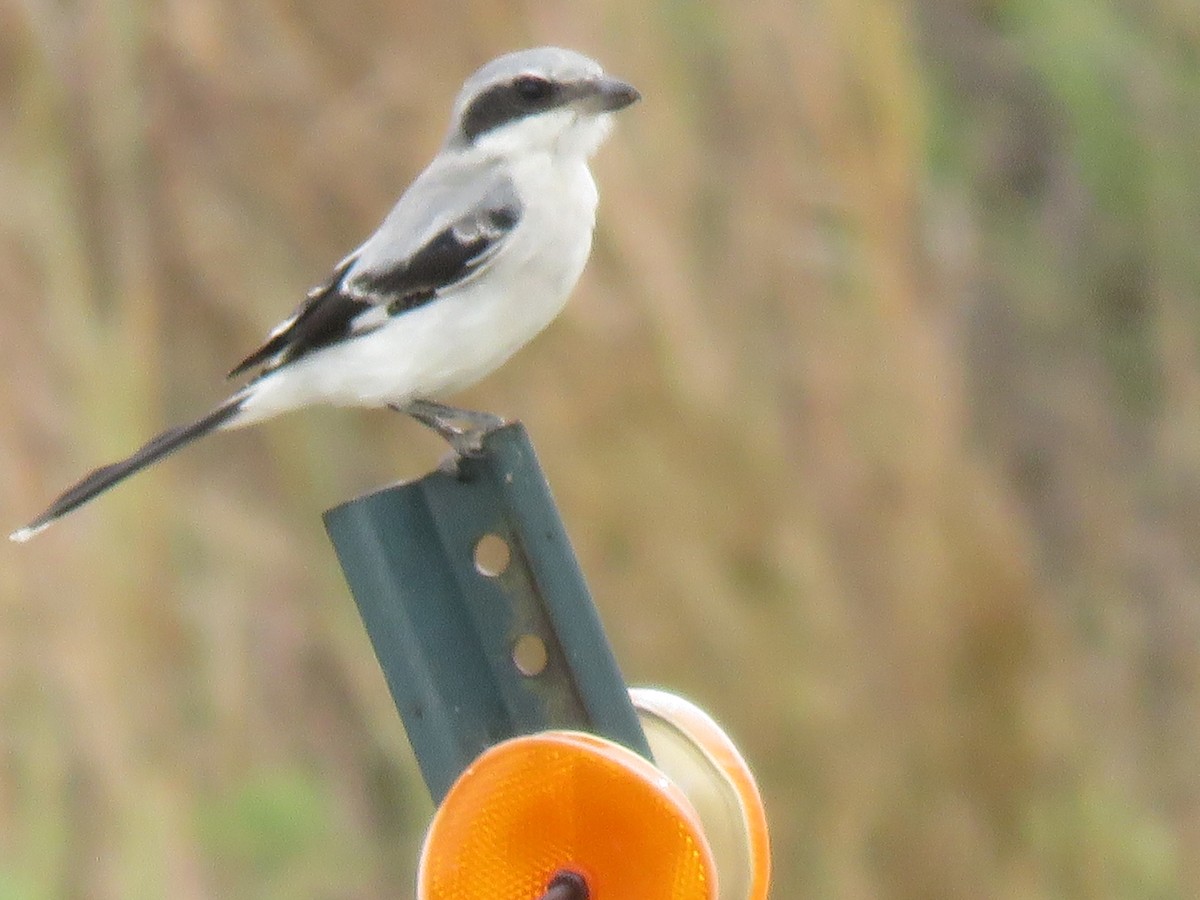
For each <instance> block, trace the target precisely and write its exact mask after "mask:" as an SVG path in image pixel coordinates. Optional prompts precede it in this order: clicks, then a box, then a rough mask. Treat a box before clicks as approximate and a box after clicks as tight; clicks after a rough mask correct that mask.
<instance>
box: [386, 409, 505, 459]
mask: <svg viewBox="0 0 1200 900" xmlns="http://www.w3.org/2000/svg"><path fill="white" fill-rule="evenodd" d="M391 408H392V409H394V410H396V411H397V412H402V413H404V414H405V415H408V416H412V417H413V418H414V419H416V420H417V421H418V422H420V423H421V424H422V425H424V426H426V427H428V428H432V429H433V430H434V431H436V432H437V433H438V434H440V435H441V436H442V438H443V439H444V440H445V441H446V443H448V444H449V445H450V446H451V447H452V448H453V449H454V452H455V453H457V454H458V455H459V456H479V454H480V453H481V452H482V450H483V436H484V435H485V434H487V433H488V432H489V431H492V430H494V429H496V428H499V427H500V426H501V425H503V424H504V420H503V419H502V418H500V417H499V416H494V415H492V414H491V413H485V412H477V411H475V410H472V409H459V408H458V407H456V406H447V405H446V404H444V403H435V402H434V401H432V400H411V401H409V402H408V403H407V404H405V405H403V406H400V405H398V404H391Z"/></svg>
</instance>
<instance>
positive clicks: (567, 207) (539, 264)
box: [238, 153, 597, 424]
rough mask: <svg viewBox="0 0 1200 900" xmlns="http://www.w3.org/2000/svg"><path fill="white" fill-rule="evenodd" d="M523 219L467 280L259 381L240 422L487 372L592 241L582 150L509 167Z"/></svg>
mask: <svg viewBox="0 0 1200 900" xmlns="http://www.w3.org/2000/svg"><path fill="white" fill-rule="evenodd" d="M512 177H513V180H514V181H515V182H516V186H517V192H518V195H519V196H520V197H521V198H522V200H523V210H522V215H521V219H520V221H519V223H518V225H517V227H516V229H515V230H514V232H513V234H512V235H511V236H510V237H509V239H508V241H507V243H506V244H505V246H504V247H503V249H502V250H501V252H500V253H498V254H497V255H496V256H495V257H494V259H493V260H492V261H491V263H490V264H489V265H488V266H486V267H485V268H484V269H483V270H482V271H481V272H480V273H479V274H477V275H476V276H475V277H473V278H471V279H470V280H469V281H467V282H464V283H461V284H459V285H457V286H456V287H455V288H454V289H453V290H451V291H448V292H446V293H444V294H442V295H439V296H438V297H437V298H435V299H434V300H432V301H431V302H429V303H427V304H425V305H424V306H421V307H418V308H417V309H414V310H411V311H409V312H406V313H403V314H401V315H398V316H395V317H394V318H392V319H390V320H389V321H388V323H387V324H386V325H385V326H384V327H382V328H380V329H378V330H377V331H374V332H371V333H369V334H365V335H363V336H362V337H360V338H356V339H354V340H352V341H348V342H346V343H343V344H337V345H333V346H330V347H327V348H324V349H322V350H318V351H316V352H314V353H311V354H309V355H308V356H305V357H302V358H301V359H298V360H296V361H295V362H294V363H292V364H290V365H288V366H285V367H284V368H283V369H281V370H279V371H278V372H277V373H274V374H271V375H268V376H266V377H265V378H263V379H261V380H260V381H258V382H256V383H255V385H254V387H253V389H252V393H251V394H250V396H248V398H247V402H246V405H245V408H244V409H245V415H243V416H242V417H240V421H239V422H238V424H245V423H247V422H249V421H255V420H258V419H262V418H266V417H268V416H271V415H274V414H276V413H278V412H281V411H283V410H286V409H293V408H296V407H298V406H304V405H308V404H311V403H316V402H325V403H332V404H335V405H341V406H360V405H361V406H383V405H386V404H388V403H395V404H403V403H405V402H407V401H409V400H412V399H415V398H424V399H434V398H438V397H443V396H446V395H449V394H453V393H454V392H456V391H459V390H462V389H464V388H466V387H469V386H471V385H472V384H474V383H475V382H477V381H479V380H480V379H482V378H484V377H485V376H487V375H488V374H490V373H491V372H493V371H494V370H495V369H497V368H498V367H499V366H500V365H502V364H503V363H504V362H505V361H506V360H507V359H508V358H509V357H510V356H512V354H513V353H515V352H516V351H517V350H519V349H520V348H521V347H522V346H524V345H525V344H526V343H528V342H529V340H530V339H532V338H533V337H534V336H535V335H536V334H538V332H540V331H541V330H542V329H543V328H545V327H546V326H547V325H548V324H549V323H550V322H551V320H553V319H554V317H555V316H556V315H558V313H559V312H560V311H561V310H562V308H563V306H564V305H565V304H566V301H567V299H568V297H569V296H570V293H571V291H572V289H573V288H574V287H575V283H576V282H577V281H578V280H579V276H580V273H581V272H582V271H583V267H584V264H585V263H586V262H587V258H588V254H589V253H590V251H591V245H592V230H593V227H594V225H595V218H596V202H597V196H596V184H595V182H594V181H593V180H592V176H591V173H590V171H589V170H588V167H587V163H586V161H585V160H584V159H582V158H575V159H568V160H563V159H562V158H561V157H552V156H551V155H549V154H541V153H539V154H530V155H529V156H528V157H526V158H524V159H523V160H522V161H521V162H519V163H517V164H515V165H514V166H513V169H512Z"/></svg>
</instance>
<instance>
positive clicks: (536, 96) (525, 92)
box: [513, 75, 554, 103]
mask: <svg viewBox="0 0 1200 900" xmlns="http://www.w3.org/2000/svg"><path fill="white" fill-rule="evenodd" d="M513 87H515V88H516V89H517V93H518V94H520V95H521V99H522V100H527V101H529V102H530V103H536V102H538V101H539V100H545V99H547V98H548V97H549V96H550V94H551V93H553V91H554V87H553V85H551V84H550V82H549V81H547V80H546V79H545V78H538V77H537V76H536V75H522V76H521V77H520V78H518V79H517V80H516V81H514V82H513Z"/></svg>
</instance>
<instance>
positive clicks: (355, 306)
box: [10, 47, 639, 542]
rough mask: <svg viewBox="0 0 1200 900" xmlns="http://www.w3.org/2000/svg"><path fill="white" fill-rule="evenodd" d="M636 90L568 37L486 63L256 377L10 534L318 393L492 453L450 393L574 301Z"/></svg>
mask: <svg viewBox="0 0 1200 900" xmlns="http://www.w3.org/2000/svg"><path fill="white" fill-rule="evenodd" d="M638 98H639V94H638V92H637V90H636V89H635V88H634V87H633V86H632V85H629V84H626V83H625V82H624V81H620V80H618V79H616V78H612V77H610V76H608V75H606V74H605V73H604V71H603V70H602V69H601V67H600V65H599V64H598V63H596V62H594V61H593V60H591V59H588V58H587V57H586V56H582V55H580V54H578V53H574V52H572V51H570V50H563V49H559V48H555V47H543V48H539V49H535V50H524V51H521V52H517V53H510V54H508V55H506V56H502V57H500V58H499V59H496V60H493V61H492V62H490V63H488V64H487V65H485V66H484V67H483V68H481V69H480V70H479V71H477V72H476V73H475V74H473V75H472V76H471V77H470V78H468V79H467V81H466V83H465V84H464V85H463V87H462V90H461V91H460V92H459V95H458V99H457V100H456V101H455V103H454V109H453V113H452V118H451V125H450V130H449V133H448V135H447V137H446V140H445V143H444V144H443V145H442V148H441V150H440V152H439V153H438V154H437V156H435V157H434V159H433V161H432V162H431V163H430V164H429V167H428V168H426V169H425V171H424V172H422V173H421V174H420V175H419V176H418V177H417V179H416V180H415V181H414V182H413V183H412V185H411V186H410V187H409V188H408V190H407V191H405V192H404V194H403V195H402V196H401V197H400V200H399V201H398V202H397V203H396V205H395V207H394V208H393V209H392V211H391V212H390V213H388V215H387V218H385V219H384V221H383V224H382V225H380V226H379V228H378V230H376V231H375V233H374V234H372V235H371V236H370V237H369V238H367V239H366V241H364V242H363V244H362V245H361V246H360V247H359V248H358V249H357V250H355V251H354V252H353V253H351V254H350V255H349V256H347V257H346V258H345V259H343V260H342V261H341V262H340V263H338V264H337V265H336V266H335V267H334V269H333V272H332V273H331V274H330V276H329V277H328V278H327V279H326V280H325V281H323V282H322V283H321V284H319V285H317V286H316V287H315V288H313V289H312V290H311V291H309V293H308V297H307V299H306V300H305V301H304V302H303V303H301V304H300V306H299V307H298V308H297V309H296V311H295V312H294V313H293V314H292V315H291V316H290V317H289V318H287V319H286V320H284V321H283V322H282V323H280V324H279V325H278V326H277V327H276V328H275V329H274V330H273V331H272V332H271V333H270V334H269V335H268V337H267V340H266V342H265V343H264V344H263V345H262V346H261V347H259V348H258V349H257V350H255V351H254V352H253V353H251V354H250V355H249V356H247V357H246V358H245V359H244V360H242V361H241V362H240V363H238V365H237V366H235V367H234V369H233V371H232V372H230V377H233V376H237V375H242V374H251V373H252V377H251V380H250V381H249V382H248V383H247V384H246V385H245V386H244V387H242V388H241V389H240V390H237V391H235V392H234V393H233V394H232V395H231V396H230V397H229V398H228V399H227V400H226V401H225V402H224V403H222V404H220V405H219V406H218V407H217V408H216V409H214V410H213V411H212V412H210V413H208V414H207V415H205V416H204V417H202V418H200V419H198V420H197V421H195V422H192V423H191V424H188V425H184V426H181V427H178V428H172V429H170V430H168V431H165V432H163V433H162V434H160V435H158V436H157V437H155V438H154V439H152V440H151V441H149V442H148V443H147V444H146V445H145V446H143V447H142V448H141V449H139V450H137V451H136V452H134V453H133V454H132V455H130V456H129V457H127V458H125V459H122V460H120V461H118V462H115V463H112V464H110V465H107V466H103V467H101V468H99V469H96V470H95V471H93V472H91V473H89V474H88V475H86V476H85V477H84V478H83V479H81V480H80V481H79V482H78V483H77V484H75V485H74V486H72V487H70V488H68V489H67V490H66V491H65V492H64V493H63V494H62V495H61V496H59V497H58V499H57V500H55V501H54V502H53V503H52V504H50V506H49V508H47V509H46V511H45V512H43V513H42V514H41V515H39V516H38V517H37V518H36V519H34V520H33V521H32V522H30V523H29V524H28V525H27V526H26V527H24V528H21V529H19V530H17V531H15V532H13V533H12V534H11V535H10V538H11V539H12V540H14V541H21V542H23V541H27V540H29V539H30V538H32V537H33V536H34V535H36V534H38V533H39V532H41V531H42V530H44V529H45V528H46V527H47V526H49V525H50V524H51V523H53V522H54V521H55V520H57V519H58V518H60V517H62V516H64V515H66V514H67V513H69V512H71V511H72V510H74V509H76V508H77V507H79V506H80V505H82V504H83V503H86V502H87V501H88V500H90V499H92V498H93V497H95V496H96V495H97V494H99V493H101V492H102V491H105V490H107V489H108V488H110V487H112V486H113V485H115V484H117V483H118V482H120V481H122V480H124V479H125V478H127V477H129V476H130V475H132V474H133V473H135V472H137V471H139V470H141V469H143V468H145V467H146V466H148V465H150V464H151V463H153V462H155V461H157V460H159V459H161V458H162V457H164V456H166V455H167V454H168V453H171V452H172V451H174V450H177V449H178V448H180V447H182V446H183V445H185V444H187V443H190V442H191V441H194V440H195V439H196V438H199V437H202V436H203V435H206V434H209V433H210V432H213V431H218V430H223V429H229V428H239V427H241V426H243V425H249V424H252V423H254V422H259V421H261V420H263V419H268V418H271V417H272V416H276V415H278V414H280V413H283V412H287V411H288V410H292V409H297V408H299V407H303V406H311V405H314V404H321V403H328V404H334V405H338V406H389V407H392V408H394V409H397V410H399V411H401V412H404V413H406V414H408V415H410V416H412V417H413V418H415V419H417V420H418V421H420V422H422V423H423V424H425V425H427V426H429V427H431V428H433V429H434V430H436V431H437V432H438V433H439V434H441V435H442V436H443V437H444V438H445V439H446V440H447V441H449V442H450V444H451V446H452V447H453V448H454V450H455V451H456V452H458V453H459V454H470V453H472V452H477V450H478V447H479V439H480V436H481V435H482V433H483V432H484V431H485V430H486V429H487V428H489V427H492V426H494V425H495V424H497V423H498V422H499V421H500V420H499V419H497V418H496V417H495V416H490V415H488V414H485V413H478V412H471V411H468V410H460V409H455V408H454V407H450V406H445V405H443V404H441V403H438V402H436V400H435V398H438V397H444V396H446V395H449V394H453V393H454V392H456V391H459V390H461V389H463V388H466V387H469V386H470V385H472V384H474V383H475V382H477V381H479V380H480V379H481V378H483V377H484V376H486V375H488V374H489V373H491V372H492V371H494V370H495V369H496V368H497V367H499V366H500V365H502V364H503V363H504V362H505V361H506V360H507V359H508V358H509V357H510V356H512V354H513V353H515V352H516V351H517V350H518V349H519V348H520V347H522V346H523V345H524V344H525V343H527V342H528V341H529V340H530V339H531V338H533V336H534V335H536V334H537V333H538V332H539V331H541V330H542V329H543V328H545V327H546V325H548V324H549V323H550V321H551V320H552V319H553V318H554V317H555V316H556V315H557V314H558V313H559V311H560V310H561V309H562V307H563V305H564V304H565V303H566V301H567V298H568V296H569V295H570V293H571V290H572V289H573V288H574V286H575V283H576V281H578V279H579V275H580V273H581V272H582V271H583V266H584V263H585V262H586V261H587V258H588V254H589V253H590V251H591V245H592V230H593V227H594V225H595V218H596V201H597V195H596V184H595V182H594V181H593V180H592V174H591V171H590V170H589V169H588V161H589V159H590V158H591V156H592V154H593V153H594V152H595V151H596V150H597V149H598V148H599V146H600V145H601V143H603V141H604V139H605V138H606V137H607V136H608V133H609V131H610V129H611V127H612V114H613V113H614V112H616V111H617V110H620V109H624V108H625V107H626V106H629V105H630V104H631V103H633V102H635V101H636V100H637V99H638Z"/></svg>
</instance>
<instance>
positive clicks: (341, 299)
mask: <svg viewBox="0 0 1200 900" xmlns="http://www.w3.org/2000/svg"><path fill="white" fill-rule="evenodd" d="M520 217H521V209H520V206H519V205H518V204H517V203H516V202H515V201H508V202H504V203H497V204H491V205H488V206H486V207H484V208H481V209H478V210H476V211H475V212H473V213H471V214H470V215H467V216H463V217H462V218H460V219H458V220H457V221H455V222H454V223H453V224H452V225H450V226H449V227H448V228H446V229H444V230H442V231H440V232H438V233H436V234H435V235H434V236H433V237H432V238H431V239H430V240H428V241H426V243H425V244H424V246H422V247H421V248H420V249H418V250H417V251H416V252H415V253H413V254H412V255H410V256H408V257H407V258H405V259H402V260H398V261H396V262H393V263H389V264H388V265H386V266H382V267H379V268H371V267H368V266H366V265H364V261H363V260H362V259H361V258H360V256H359V254H358V253H355V254H353V255H351V256H349V257H347V258H346V259H345V260H343V261H342V263H341V264H340V265H339V266H338V267H337V269H335V270H334V272H333V274H332V275H331V276H330V278H329V279H327V280H326V281H325V282H323V283H322V284H320V285H318V286H317V287H315V288H313V289H312V290H311V291H309V292H308V298H307V299H306V300H305V301H304V303H302V304H301V305H300V307H299V308H298V309H297V310H296V312H295V313H294V314H293V315H292V317H291V318H290V319H287V320H286V321H285V322H284V323H283V324H281V325H280V326H279V327H278V328H276V329H275V330H274V331H273V332H271V335H270V337H268V339H267V341H266V343H264V344H263V345H262V346H261V347H259V348H258V349H257V350H255V351H254V352H253V353H251V354H250V355H249V356H247V357H246V358H245V359H244V360H242V361H241V362H240V363H238V364H237V366H235V367H234V368H233V369H232V370H231V371H230V373H229V377H230V378H232V377H234V376H236V375H240V374H242V373H243V372H246V371H247V370H249V369H252V368H254V367H255V366H258V365H264V366H265V367H266V368H265V370H264V371H271V370H272V369H276V368H278V367H279V366H282V365H284V364H285V363H289V362H291V361H293V360H295V359H298V358H300V357H301V356H303V355H304V354H306V353H308V352H310V351H312V350H316V349H319V348H321V347H327V346H329V345H330V344H336V343H338V342H339V341H342V340H345V339H346V338H349V337H355V336H357V335H360V334H366V333H367V332H369V331H373V330H374V329H376V328H379V327H381V326H382V325H383V324H385V323H386V321H387V317H389V316H395V315H399V314H401V313H404V312H407V311H408V310H411V309H415V308H417V307H418V306H421V305H423V304H425V303H428V302H429V301H430V300H432V299H433V298H434V297H435V296H437V294H438V292H439V291H441V290H443V289H445V288H447V287H450V286H451V285H454V284H456V283H458V282H460V281H463V280H464V279H466V278H468V277H470V276H471V275H473V274H474V273H475V272H477V271H478V270H479V269H480V268H482V267H483V266H484V265H485V264H486V263H487V261H488V260H489V259H491V257H492V256H493V255H494V254H495V253H496V251H497V250H498V249H499V248H500V246H501V244H502V243H503V242H504V239H505V238H506V237H507V236H508V234H509V233H511V232H512V230H513V229H514V228H515V227H516V225H517V222H518V221H519V220H520ZM366 246H367V245H364V248H365V247H366ZM360 252H361V251H360ZM381 307H382V308H383V312H382V313H381V312H379V310H380V308H381Z"/></svg>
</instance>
